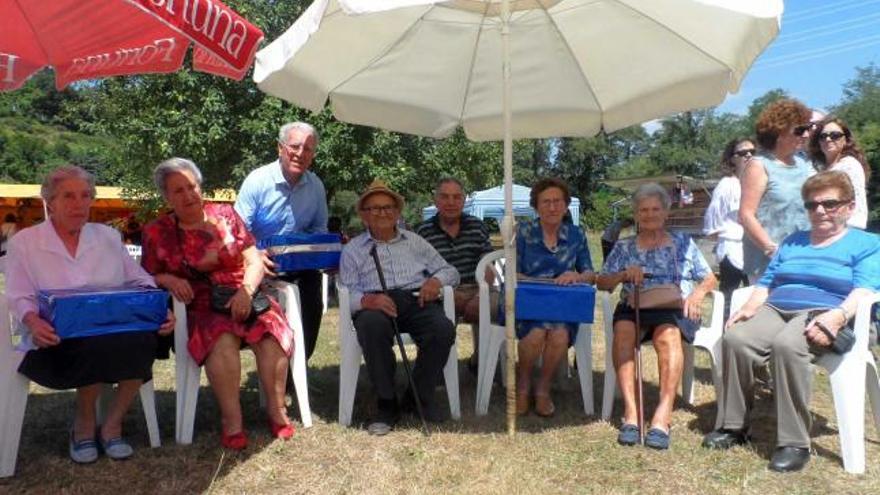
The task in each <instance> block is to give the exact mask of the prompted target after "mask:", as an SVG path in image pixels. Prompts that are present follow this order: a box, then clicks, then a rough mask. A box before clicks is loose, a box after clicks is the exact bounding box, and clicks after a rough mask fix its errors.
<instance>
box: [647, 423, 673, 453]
mask: <svg viewBox="0 0 880 495" xmlns="http://www.w3.org/2000/svg"><path fill="white" fill-rule="evenodd" d="M645 445H646V446H648V447H651V448H652V449H657V450H666V449H668V448H669V433H666V432H665V431H663V430H661V429H660V428H651V429H650V430H648V434H647V435H645Z"/></svg>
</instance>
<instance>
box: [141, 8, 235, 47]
mask: <svg viewBox="0 0 880 495" xmlns="http://www.w3.org/2000/svg"><path fill="white" fill-rule="evenodd" d="M147 1H149V3H151V4H152V5H153V6H154V7H156V8H157V9H162V8H163V7H164V9H165V11H166V12H167V13H168V15H171V16H173V17H180V18H182V19H183V22H184V23H186V24H188V25H189V26H190V27H191V28H192V29H193V31H196V32H199V33H202V34H203V35H204V36H205V37H207V38H208V39H209V40H211V41H212V42H214V43H216V44H217V45H219V46H220V48H222V49H223V50H225V51H226V52H227V53H229V54H230V55H232V56H233V57H235V58H238V56H239V53H240V52H241V47H242V46H244V44H245V41H246V39H247V27H246V26H245V24H244V23H243V22H242V21H241V20H240V19H234V20H233V16H232V13H231V11H230V10H229V9H226V8H224V7H222V6H220V5H217V4H215V3H214V2H212V1H211V0H182V1H178V0H147ZM176 7H179V8H180V10H177V8H176ZM178 13H179V14H178ZM218 27H219V28H220V29H219V31H218ZM218 34H219V36H218ZM218 38H219V39H218Z"/></svg>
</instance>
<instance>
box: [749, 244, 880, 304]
mask: <svg viewBox="0 0 880 495" xmlns="http://www.w3.org/2000/svg"><path fill="white" fill-rule="evenodd" d="M878 283H880V237H877V236H876V235H874V234H871V233H868V232H865V231H862V230H859V229H849V231H848V232H847V233H846V234H844V235H843V237H841V238H840V239H838V240H836V241H834V242H833V243H832V244H830V245H828V246H821V247H817V246H813V245H812V244H810V232H809V231H798V232H795V233H794V234H791V235H790V236H788V237H787V238H786V239H785V241H784V242H783V243H782V245H781V246H779V251H778V252H777V253H776V255H775V256H774V257H773V259H772V260H771V261H770V265H769V266H767V270H766V271H765V272H764V276H762V277H761V279H760V280H759V281H758V283H757V285H758V286H760V287H766V288H767V289H769V291H770V295H769V297H768V298H767V304H770V305H772V306H774V307H776V308H779V309H781V310H785V311H797V310H803V309H813V308H833V307H835V306H837V305H839V304H840V303H842V302H843V300H844V299H846V297H847V296H848V295H849V293H850V292H852V290H853V289H857V288H864V289H870V290H872V291H876V290H877V289H878Z"/></svg>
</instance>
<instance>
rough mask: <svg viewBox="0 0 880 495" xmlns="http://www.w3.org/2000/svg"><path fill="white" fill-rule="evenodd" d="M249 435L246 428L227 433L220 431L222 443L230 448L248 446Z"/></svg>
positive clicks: (239, 448)
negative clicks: (245, 430)
mask: <svg viewBox="0 0 880 495" xmlns="http://www.w3.org/2000/svg"><path fill="white" fill-rule="evenodd" d="M247 443H248V439H247V435H245V434H244V430H242V431H240V432H238V433H233V434H231V435H227V434H226V432H225V431H223V432H220V444H221V445H223V446H224V447H225V448H227V449H229V450H244V449H246V448H247Z"/></svg>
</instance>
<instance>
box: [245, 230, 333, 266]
mask: <svg viewBox="0 0 880 495" xmlns="http://www.w3.org/2000/svg"><path fill="white" fill-rule="evenodd" d="M257 247H259V248H260V249H265V250H266V252H267V253H268V254H269V257H270V258H272V261H274V262H275V271H276V272H296V271H300V270H337V269H339V257H340V255H341V254H342V237H341V236H340V235H339V234H281V235H273V236H269V237H267V238H265V239H262V240H260V242H259V243H258V244H257Z"/></svg>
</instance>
